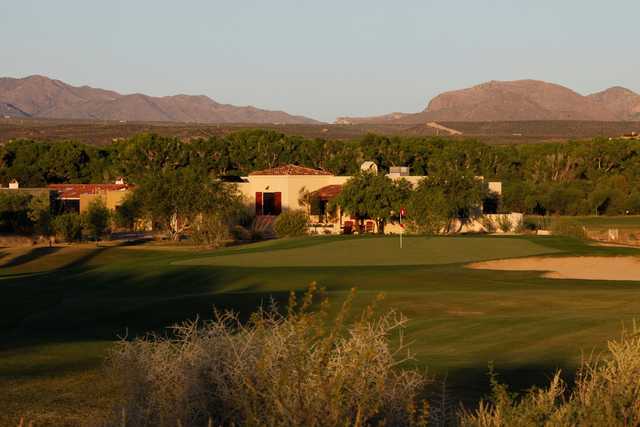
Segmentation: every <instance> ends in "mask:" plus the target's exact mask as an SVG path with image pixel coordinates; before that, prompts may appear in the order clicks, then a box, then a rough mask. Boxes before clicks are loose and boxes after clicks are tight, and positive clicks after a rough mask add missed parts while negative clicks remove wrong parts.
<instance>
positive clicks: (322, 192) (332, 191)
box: [311, 185, 342, 200]
mask: <svg viewBox="0 0 640 427" xmlns="http://www.w3.org/2000/svg"><path fill="white" fill-rule="evenodd" d="M341 191H342V185H327V186H326V187H322V188H320V189H319V190H316V191H314V192H313V193H311V194H312V195H313V196H316V197H318V198H319V199H321V200H331V199H333V198H334V197H336V196H337V195H338V194H340V192H341Z"/></svg>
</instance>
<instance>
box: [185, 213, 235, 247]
mask: <svg viewBox="0 0 640 427" xmlns="http://www.w3.org/2000/svg"><path fill="white" fill-rule="evenodd" d="M229 229H230V226H229V221H226V220H225V219H224V218H223V217H221V216H220V215H215V214H207V215H202V216H201V217H200V218H198V220H197V221H196V223H195V224H194V227H193V230H192V233H191V239H192V240H193V242H194V243H195V244H196V245H200V246H206V247H208V248H219V247H221V246H224V245H225V243H227V242H228V241H229V240H230V239H231V233H230V231H229Z"/></svg>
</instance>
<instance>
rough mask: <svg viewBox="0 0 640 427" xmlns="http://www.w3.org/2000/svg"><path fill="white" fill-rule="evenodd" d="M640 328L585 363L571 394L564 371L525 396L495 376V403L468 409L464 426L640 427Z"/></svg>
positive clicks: (462, 422) (463, 418) (493, 387)
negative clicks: (563, 376) (513, 391)
mask: <svg viewBox="0 0 640 427" xmlns="http://www.w3.org/2000/svg"><path fill="white" fill-rule="evenodd" d="M639 333H640V331H639V330H638V329H637V328H635V327H634V330H633V333H624V334H623V336H622V338H621V339H620V340H618V341H611V342H609V346H608V347H609V351H608V354H605V355H602V356H599V357H597V358H595V359H592V360H591V361H590V362H587V363H585V364H583V366H582V368H581V369H580V371H579V372H578V375H577V380H576V383H575V387H574V388H573V390H572V392H571V393H570V394H568V393H566V389H567V387H566V385H565V383H564V382H563V381H562V379H561V378H560V373H559V372H558V373H556V375H555V376H554V377H553V379H552V380H551V383H550V385H549V387H548V388H546V389H533V390H531V391H529V392H528V393H527V394H525V395H524V396H522V397H521V398H519V399H518V398H517V397H514V395H512V394H511V393H510V392H509V391H508V389H507V387H506V386H504V385H502V384H499V383H498V381H497V380H496V378H495V376H492V381H491V382H492V389H493V393H492V401H491V402H481V403H480V405H479V407H478V409H477V410H475V411H473V412H466V411H463V413H462V415H461V418H460V425H462V426H470V427H471V426H482V427H493V426H496V427H497V426H513V427H519V426H538V425H548V426H637V425H639V424H640V334H639Z"/></svg>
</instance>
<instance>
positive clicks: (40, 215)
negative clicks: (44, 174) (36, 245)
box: [27, 193, 52, 237]
mask: <svg viewBox="0 0 640 427" xmlns="http://www.w3.org/2000/svg"><path fill="white" fill-rule="evenodd" d="M27 215H28V217H29V220H30V221H31V223H32V224H33V231H34V233H36V234H38V235H40V236H45V237H48V236H50V235H51V233H52V229H51V201H50V200H49V194H48V193H44V194H39V195H36V196H34V197H32V198H31V200H30V201H29V210H28V214H27Z"/></svg>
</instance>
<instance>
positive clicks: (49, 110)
mask: <svg viewBox="0 0 640 427" xmlns="http://www.w3.org/2000/svg"><path fill="white" fill-rule="evenodd" d="M0 116H9V117H36V118H55V119H94V120H96V119H97V120H120V121H121V120H126V121H149V122H155V121H158V122H161V121H162V122H165V121H166V122H199V123H283V124H314V123H320V122H318V121H316V120H313V119H310V118H307V117H303V116H294V115H291V114H287V113H285V112H283V111H270V110H262V109H259V108H255V107H251V106H248V107H237V106H234V105H228V104H220V103H218V102H216V101H214V100H212V99H211V98H209V97H206V96H203V95H199V96H191V95H175V96H163V97H154V96H148V95H143V94H139V93H136V94H131V95H122V94H120V93H118V92H114V91H111V90H104V89H96V88H92V87H89V86H81V87H77V86H72V85H69V84H67V83H64V82H62V81H60V80H54V79H50V78H48V77H45V76H38V75H34V76H29V77H25V78H19V79H16V78H0Z"/></svg>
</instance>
